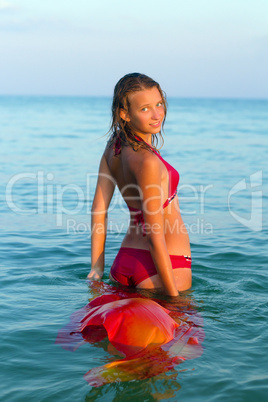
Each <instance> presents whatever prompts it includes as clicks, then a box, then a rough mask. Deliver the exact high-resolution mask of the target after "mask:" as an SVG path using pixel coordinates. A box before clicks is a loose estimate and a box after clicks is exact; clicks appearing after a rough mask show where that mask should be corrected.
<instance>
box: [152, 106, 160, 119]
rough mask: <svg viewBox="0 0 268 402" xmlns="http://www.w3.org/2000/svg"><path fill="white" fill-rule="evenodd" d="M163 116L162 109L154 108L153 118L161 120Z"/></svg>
mask: <svg viewBox="0 0 268 402" xmlns="http://www.w3.org/2000/svg"><path fill="white" fill-rule="evenodd" d="M160 118H161V111H160V109H159V108H153V111H152V119H153V120H159V119H160Z"/></svg>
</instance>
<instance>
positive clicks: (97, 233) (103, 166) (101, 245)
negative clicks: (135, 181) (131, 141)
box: [87, 155, 116, 280]
mask: <svg viewBox="0 0 268 402" xmlns="http://www.w3.org/2000/svg"><path fill="white" fill-rule="evenodd" d="M115 186H116V183H115V181H114V179H113V177H112V175H111V172H110V169H109V167H108V164H107V162H106V158H105V156H104V155H103V156H102V158H101V162H100V167H99V173H98V181H97V186H96V191H95V196H94V199H93V203H92V208H91V271H90V273H89V274H88V276H87V278H88V279H93V280H100V279H101V278H102V276H103V271H104V250H105V240H106V226H107V217H108V207H109V205H110V202H111V199H112V196H113V193H114V189H115Z"/></svg>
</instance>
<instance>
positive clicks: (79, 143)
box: [0, 97, 268, 401]
mask: <svg viewBox="0 0 268 402" xmlns="http://www.w3.org/2000/svg"><path fill="white" fill-rule="evenodd" d="M109 108H110V99H108V98H75V97H73V98H72V97H70V98H64V97H62V98H61V97H59V98H57V97H51V98H50V97H0V124H1V126H0V130H1V147H0V154H1V166H0V175H1V180H0V183H1V184H0V189H1V190H0V191H1V200H2V202H1V204H0V218H1V235H0V236H1V242H0V255H1V271H0V277H1V300H0V307H1V308H0V320H1V324H2V325H1V329H0V336H1V342H0V349H1V369H0V370H1V381H0V397H1V400H5V401H24V400H25V401H54V400H55V401H65V400H68V401H69V400H74V401H91V400H92V401H93V400H94V401H95V400H96V401H104V400H105V401H119V400H129V401H131V400H133V401H136V400H138V399H139V400H143V401H154V400H170V401H177V400H183V401H200V400H205V401H225V400H227V399H228V400H233V401H252V400H257V401H264V400H266V398H267V393H268V385H267V384H268V381H267V379H268V378H267V377H268V374H267V373H268V364H267V356H266V355H267V353H266V348H267V343H268V334H267V310H268V309H267V287H268V278H267V277H268V275H267V266H268V251H267V241H268V226H267V212H268V207H267V154H268V152H267V151H268V137H267V132H268V101H264V100H259V101H257V100H213V99H207V100H205V99H203V100H202V99H170V100H169V113H168V117H167V122H166V128H165V131H166V136H165V146H164V148H163V150H162V155H163V157H165V158H167V160H168V161H169V162H170V163H171V164H172V165H173V166H174V167H176V168H177V169H178V170H179V172H180V176H181V179H180V187H179V197H180V206H181V210H182V214H183V218H184V221H185V223H186V225H187V227H188V230H189V234H190V239H191V247H192V257H193V287H192V289H191V291H190V292H185V293H182V294H181V298H182V300H186V299H187V300H191V301H193V302H195V303H196V304H197V309H198V311H199V312H200V314H201V315H202V317H203V320H204V331H205V336H206V337H205V341H204V342H203V346H204V352H203V354H202V356H201V357H199V358H197V359H193V360H188V361H186V362H185V363H183V364H182V365H179V366H177V368H175V369H174V370H172V371H170V372H169V373H166V374H163V375H160V376H157V377H154V378H151V379H148V380H144V381H133V382H126V383H120V384H110V385H105V386H103V387H100V388H91V387H90V386H89V385H88V384H87V382H86V381H85V380H84V378H83V375H84V374H85V373H86V372H87V371H88V370H90V369H91V368H93V367H97V366H101V365H103V364H105V363H106V362H107V361H109V358H110V356H109V354H108V352H106V351H105V350H103V349H101V348H99V347H98V345H89V344H87V345H84V346H83V347H81V348H79V349H78V350H77V351H76V352H74V353H70V352H68V351H66V350H64V349H62V348H60V347H59V346H58V345H55V338H56V336H57V333H58V330H59V329H61V328H62V327H63V326H64V325H65V324H66V323H67V322H68V320H69V316H70V314H71V313H72V312H74V311H75V310H77V309H79V308H80V307H82V306H84V305H85V304H86V303H87V302H88V299H89V298H90V297H92V294H91V290H90V287H89V285H88V283H87V282H86V280H85V278H86V276H87V273H88V272H89V269H90V229H89V224H90V214H89V210H90V204H91V200H92V196H93V191H94V184H95V182H96V176H95V174H96V172H97V166H98V163H99V159H100V155H101V152H102V149H103V147H104V145H105V141H106V140H105V137H102V136H103V134H105V132H107V130H108V126H109V121H110V110H109ZM127 220H128V215H127V211H126V208H124V206H123V205H122V203H121V202H120V198H119V195H118V194H116V195H115V197H114V201H113V202H112V205H111V211H110V214H109V233H108V238H107V249H106V269H105V276H104V281H105V282H107V283H109V279H108V272H109V267H110V266H111V263H112V261H113V258H114V257H115V254H116V252H117V250H118V248H119V246H120V243H121V241H122V238H123V233H124V230H125V229H126V225H127Z"/></svg>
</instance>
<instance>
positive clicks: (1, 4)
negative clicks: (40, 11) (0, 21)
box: [0, 0, 21, 13]
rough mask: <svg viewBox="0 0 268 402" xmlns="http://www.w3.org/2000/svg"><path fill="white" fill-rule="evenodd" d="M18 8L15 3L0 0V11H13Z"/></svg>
mask: <svg viewBox="0 0 268 402" xmlns="http://www.w3.org/2000/svg"><path fill="white" fill-rule="evenodd" d="M20 9H21V7H19V6H18V5H17V4H12V3H10V2H9V1H6V0H0V13H6V12H7V13H13V12H17V11H18V10H20Z"/></svg>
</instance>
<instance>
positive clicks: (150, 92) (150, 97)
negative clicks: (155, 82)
mask: <svg viewBox="0 0 268 402" xmlns="http://www.w3.org/2000/svg"><path fill="white" fill-rule="evenodd" d="M128 101H129V104H130V107H129V110H128V111H127V112H126V111H125V110H124V109H121V111H120V116H121V118H122V119H124V120H125V121H127V122H128V123H129V125H130V126H131V128H132V130H133V131H134V132H135V133H136V134H137V135H139V136H143V135H148V134H149V135H150V134H157V133H159V131H160V130H161V126H162V122H163V119H164V117H165V110H164V105H163V99H162V96H161V94H160V92H159V90H158V89H157V87H153V88H149V89H143V90H142V91H138V92H133V93H131V94H130V95H129V96H128Z"/></svg>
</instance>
